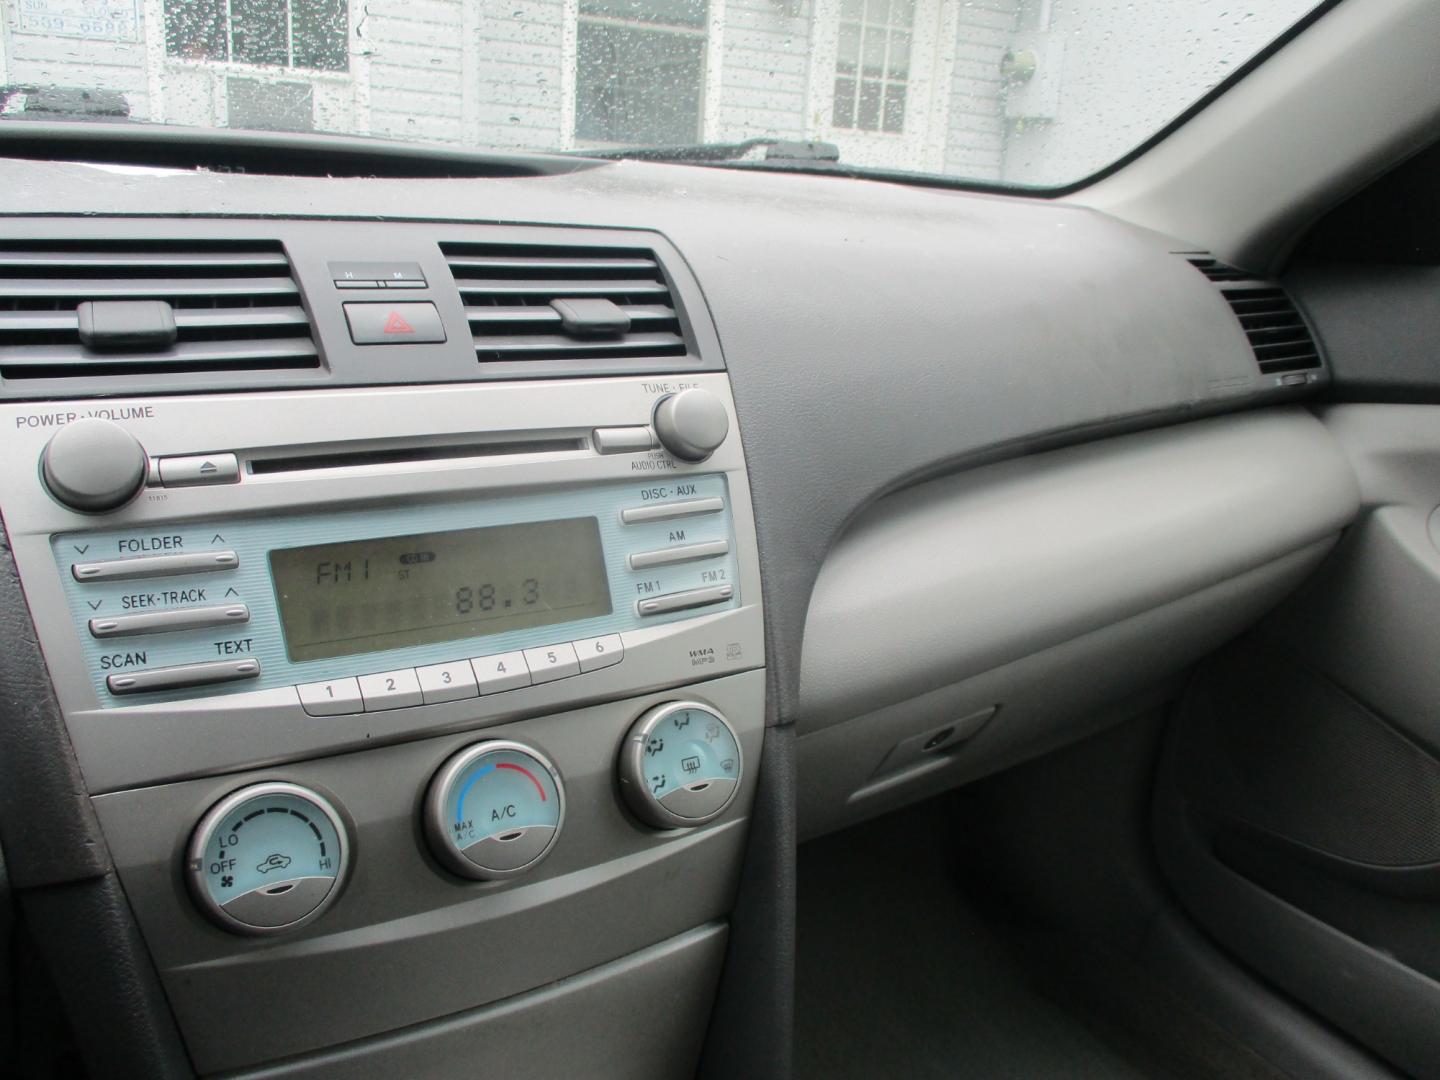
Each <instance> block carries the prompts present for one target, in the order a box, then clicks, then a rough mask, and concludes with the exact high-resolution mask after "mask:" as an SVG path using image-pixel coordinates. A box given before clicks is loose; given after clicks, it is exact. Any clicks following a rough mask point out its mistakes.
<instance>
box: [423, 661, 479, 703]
mask: <svg viewBox="0 0 1440 1080" xmlns="http://www.w3.org/2000/svg"><path fill="white" fill-rule="evenodd" d="M415 674H416V676H417V677H418V678H419V679H420V692H421V694H423V695H424V697H425V704H426V705H438V704H440V703H441V702H442V701H459V700H461V699H462V698H472V697H479V696H480V686H479V684H478V683H477V682H476V681H475V672H474V670H473V669H472V668H471V667H470V663H469V661H467V660H456V661H455V662H454V663H450V664H431V665H430V666H429V667H422V668H416V669H415Z"/></svg>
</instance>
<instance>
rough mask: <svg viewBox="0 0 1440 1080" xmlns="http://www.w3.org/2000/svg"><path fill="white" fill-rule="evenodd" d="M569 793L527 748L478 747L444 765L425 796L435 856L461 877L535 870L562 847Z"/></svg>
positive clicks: (540, 757)
mask: <svg viewBox="0 0 1440 1080" xmlns="http://www.w3.org/2000/svg"><path fill="white" fill-rule="evenodd" d="M564 821H565V789H564V787H563V786H561V783H560V774H559V773H558V772H556V770H555V766H554V765H552V764H550V762H549V761H548V760H547V759H546V758H545V756H544V755H543V754H541V753H540V752H539V751H538V750H532V749H531V748H530V747H528V746H525V745H524V744H522V743H516V742H504V741H501V740H495V741H493V742H482V743H476V744H475V745H474V746H470V747H467V748H466V749H464V750H461V751H460V752H459V753H458V754H456V755H455V756H454V757H452V758H451V759H450V760H449V761H447V762H445V764H444V765H442V766H441V767H440V771H439V772H437V773H436V774H435V779H433V780H432V781H430V790H429V792H428V793H427V794H426V796H425V834H426V836H427V837H428V838H429V840H430V848H431V850H433V851H434V852H435V857H436V858H437V859H439V860H440V861H441V862H442V863H444V864H445V866H446V867H448V868H449V869H451V870H453V871H454V872H455V873H457V874H460V875H461V876H462V877H470V878H479V879H481V880H493V879H495V878H503V877H509V876H510V875H512V874H519V873H521V872H523V871H525V870H529V869H530V868H531V867H533V866H534V865H535V864H536V863H538V862H539V861H540V860H541V859H543V858H545V856H546V855H548V854H550V849H551V848H552V847H554V846H555V841H556V839H558V838H559V836H560V827H561V825H562V824H564Z"/></svg>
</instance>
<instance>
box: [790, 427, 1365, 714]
mask: <svg viewBox="0 0 1440 1080" xmlns="http://www.w3.org/2000/svg"><path fill="white" fill-rule="evenodd" d="M1358 503H1359V494H1358V489H1357V486H1356V481H1355V477H1354V474H1353V472H1352V471H1351V469H1350V467H1349V464H1348V463H1347V462H1346V460H1345V458H1344V457H1343V455H1342V454H1341V453H1340V451H1339V448H1338V447H1337V446H1336V445H1335V443H1334V440H1333V439H1331V438H1330V436H1329V435H1328V434H1327V432H1326V431H1325V428H1324V427H1323V426H1322V425H1321V424H1320V423H1319V422H1318V421H1317V420H1315V418H1314V417H1312V416H1310V415H1309V414H1307V413H1305V412H1302V411H1299V410H1275V411H1268V412H1256V413H1248V414H1244V415H1241V416H1235V417H1229V418H1217V419H1213V420H1207V421H1202V422H1199V423H1195V424H1189V425H1186V426H1183V427H1175V428H1169V429H1166V430H1163V431H1155V432H1148V433H1144V434H1139V435H1131V436H1124V437H1121V438H1116V439H1110V440H1106V441H1104V442H1099V443H1094V444H1091V445H1089V446H1084V447H1077V448H1074V449H1069V450H1061V451H1056V452H1053V453H1050V454H1042V455H1037V456H1034V457H1031V458H1026V459H1023V460H1020V461H1016V462H1011V463H1007V464H1004V465H997V466H992V467H989V468H986V469H981V470H976V471H974V472H971V473H968V474H965V475H962V476H958V477H955V478H951V479H946V480H938V481H934V482H932V483H930V484H926V485H922V486H919V487H916V488H913V489H911V490H909V491H905V492H902V493H900V494H897V495H895V496H892V497H890V498H888V499H885V500H883V501H881V502H880V503H878V504H877V505H876V506H875V507H874V508H873V509H872V510H871V511H870V512H869V513H867V514H866V515H864V516H863V517H861V518H860V519H859V520H858V521H857V522H856V523H855V525H854V526H853V527H852V528H851V529H850V530H849V532H848V533H847V534H846V536H845V537H844V539H843V540H842V541H841V542H840V543H839V544H838V545H837V546H836V548H835V550H834V551H833V552H832V553H831V555H830V557H829V558H828V559H827V560H826V562H825V565H824V567H823V569H822V570H821V573H820V578H819V581H818V582H817V584H816V588H815V595H814V599H813V602H812V605H811V608H810V613H809V617H808V619H807V622H806V627H805V651H804V663H803V667H802V669H801V678H802V684H801V704H802V714H801V718H800V722H799V727H800V731H801V732H802V734H803V733H806V732H811V731H816V730H818V729H820V728H823V727H825V726H827V725H830V724H835V723H839V722H841V721H843V720H846V719H849V718H850V717H853V716H857V715H860V714H862V713H865V712H869V711H872V710H875V709H878V708H881V707H884V706H887V705H891V704H894V703H896V702H899V701H904V700H906V699H909V698H914V697H917V696H919V695H921V694H924V693H926V692H928V691H931V690H935V689H937V688H939V687H941V686H946V685H949V684H953V683H956V682H959V681H961V680H963V679H965V678H967V677H969V676H973V675H978V674H980V673H982V672H985V671H988V670H991V669H994V668H997V667H1000V666H1002V665H1004V664H1006V663H1010V662H1012V661H1015V660H1018V659H1021V658H1022V657H1025V656H1028V655H1031V654H1034V653H1038V652H1041V651H1043V650H1045V649H1049V648H1053V647H1054V646H1057V645H1060V644H1062V643H1063V642H1065V641H1067V640H1070V639H1072V638H1075V637H1078V636H1080V635H1082V634H1085V633H1089V632H1092V631H1094V630H1095V629H1096V628H1097V627H1103V626H1106V625H1109V624H1114V623H1118V622H1121V621H1123V620H1125V619H1127V618H1131V617H1133V616H1136V615H1139V614H1141V613H1143V612H1145V611H1147V610H1151V609H1154V608H1158V607H1161V606H1162V605H1164V604H1167V603H1171V602H1173V601H1175V600H1178V599H1180V598H1181V597H1183V596H1186V595H1189V594H1192V593H1195V592H1197V591H1199V590H1201V589H1204V588H1207V587H1209V586H1212V585H1215V584H1217V583H1219V582H1222V581H1224V580H1226V579H1229V578H1233V577H1236V576H1238V575H1240V574H1243V573H1245V572H1247V571H1249V570H1252V569H1254V568H1256V567H1259V566H1263V565H1265V564H1266V563H1269V562H1271V561H1273V560H1275V559H1277V558H1280V557H1282V556H1284V555H1286V554H1288V553H1290V552H1293V551H1297V550H1300V549H1302V548H1305V547H1308V546H1310V545H1312V544H1315V543H1316V542H1318V541H1321V540H1324V539H1325V538H1327V537H1332V536H1334V535H1335V534H1336V533H1338V532H1339V531H1340V530H1341V529H1342V528H1343V527H1344V526H1345V525H1346V524H1348V523H1349V521H1350V520H1351V518H1352V517H1353V516H1354V515H1355V512H1356V509H1357V506H1358ZM1234 629H1235V630H1236V631H1238V630H1239V629H1241V627H1240V626H1235V627H1234ZM1197 656H1198V653H1197ZM1112 662H1114V663H1124V660H1123V658H1122V657H1119V656H1116V657H1114V658H1113V659H1112ZM1142 677H1143V676H1142V675H1141V674H1140V673H1137V679H1136V681H1137V682H1138V681H1139V680H1140V678H1142ZM1001 700H1002V699H1001V698H999V697H996V698H992V699H990V700H989V701H988V702H980V703H977V705H976V707H981V706H983V705H986V704H993V703H995V702H997V701H1001ZM1005 719H1006V718H1005V716H1004V715H1003V713H1002V715H1001V717H1000V718H999V720H998V721H997V722H996V724H997V726H1002V727H1003V726H1004V724H1005Z"/></svg>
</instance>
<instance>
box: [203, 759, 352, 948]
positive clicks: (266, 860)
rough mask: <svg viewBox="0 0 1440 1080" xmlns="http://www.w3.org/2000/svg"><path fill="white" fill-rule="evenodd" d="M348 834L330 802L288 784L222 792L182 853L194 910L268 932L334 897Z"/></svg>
mask: <svg viewBox="0 0 1440 1080" xmlns="http://www.w3.org/2000/svg"><path fill="white" fill-rule="evenodd" d="M349 862H350V840H349V837H348V836H347V835H346V832H345V825H344V822H342V821H341V819H340V815H339V814H338V813H336V811H335V807H334V806H332V805H331V804H330V803H329V802H328V801H326V800H325V799H324V798H323V797H322V796H320V795H318V794H316V793H315V792H313V791H311V790H309V789H308V788H303V787H298V786H297V785H295V784H286V783H281V782H279V781H273V782H270V783H264V784H254V785H252V786H250V787H246V788H241V789H240V790H239V791H236V792H234V793H233V794H231V795H228V796H226V797H225V798H224V799H221V800H220V801H219V802H218V803H216V804H215V806H214V807H212V808H211V810H210V812H209V813H208V814H206V815H205V816H204V817H203V818H202V819H201V820H200V824H199V825H197V826H196V827H195V832H194V833H193V834H192V836H191V837H190V849H189V852H188V853H187V855H186V871H187V876H188V877H189V879H190V892H191V894H192V895H193V896H194V897H195V902H196V903H197V904H198V905H199V906H200V910H201V911H203V912H204V913H205V914H206V915H208V916H209V917H210V918H211V919H212V920H214V921H215V922H216V923H218V924H219V925H220V926H221V927H222V928H224V929H226V930H229V931H231V932H232V933H236V934H275V933H280V932H281V931H285V930H294V929H295V928H296V927H299V926H301V925H302V924H304V923H307V922H310V921H311V920H312V919H315V918H317V917H318V916H319V915H320V913H321V912H322V911H324V910H325V909H326V908H327V907H329V906H330V905H331V904H333V903H334V902H335V898H336V897H337V896H339V895H340V886H341V884H342V883H343V882H344V880H345V872H346V870H347V869H348V868H349Z"/></svg>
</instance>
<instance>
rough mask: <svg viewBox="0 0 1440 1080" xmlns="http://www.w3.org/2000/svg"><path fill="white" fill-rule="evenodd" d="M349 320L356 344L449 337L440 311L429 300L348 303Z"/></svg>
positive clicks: (429, 341) (408, 342)
mask: <svg viewBox="0 0 1440 1080" xmlns="http://www.w3.org/2000/svg"><path fill="white" fill-rule="evenodd" d="M344 308H345V321H346V322H347V323H349V324H350V340H351V341H353V342H354V343H355V344H356V345H418V344H434V343H437V342H442V341H444V340H445V325H444V324H443V323H442V322H441V321H440V313H439V312H438V311H436V310H435V305H434V304H432V303H429V302H421V303H410V304H372V303H347V304H345V305H344Z"/></svg>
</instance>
